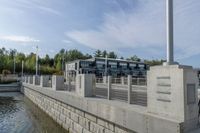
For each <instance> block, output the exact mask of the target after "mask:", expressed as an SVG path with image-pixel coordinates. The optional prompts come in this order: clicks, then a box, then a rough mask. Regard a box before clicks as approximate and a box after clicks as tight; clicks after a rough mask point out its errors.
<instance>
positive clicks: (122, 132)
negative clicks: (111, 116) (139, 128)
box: [115, 126, 129, 133]
mask: <svg viewBox="0 0 200 133" xmlns="http://www.w3.org/2000/svg"><path fill="white" fill-rule="evenodd" d="M115 133H129V132H127V130H125V129H122V128H120V127H117V126H115Z"/></svg>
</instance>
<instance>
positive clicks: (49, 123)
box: [0, 92, 67, 133]
mask: <svg viewBox="0 0 200 133" xmlns="http://www.w3.org/2000/svg"><path fill="white" fill-rule="evenodd" d="M0 133H67V131H66V130H65V129H63V128H62V127H61V126H60V125H58V124H57V123H55V122H54V121H53V120H52V119H51V118H50V117H49V116H48V115H47V114H45V113H44V112H43V111H42V110H41V109H39V108H38V107H37V106H36V105H35V104H33V103H32V102H31V101H30V100H29V99H28V98H26V97H24V95H22V94H20V93H17V92H16V93H11V92H10V93H0Z"/></svg>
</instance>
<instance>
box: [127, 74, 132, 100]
mask: <svg viewBox="0 0 200 133" xmlns="http://www.w3.org/2000/svg"><path fill="white" fill-rule="evenodd" d="M127 82H128V103H129V104H131V92H132V75H128V78H127Z"/></svg>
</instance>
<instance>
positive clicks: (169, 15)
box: [165, 0, 178, 65]
mask: <svg viewBox="0 0 200 133" xmlns="http://www.w3.org/2000/svg"><path fill="white" fill-rule="evenodd" d="M173 19H174V18H173V0H166V23H167V25H166V29H167V62H166V63H165V64H166V65H173V64H178V63H176V62H174V20H173Z"/></svg>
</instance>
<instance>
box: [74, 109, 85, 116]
mask: <svg viewBox="0 0 200 133" xmlns="http://www.w3.org/2000/svg"><path fill="white" fill-rule="evenodd" d="M75 113H77V114H78V115H80V116H83V117H84V114H85V113H84V112H83V111H80V110H78V109H75Z"/></svg>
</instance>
